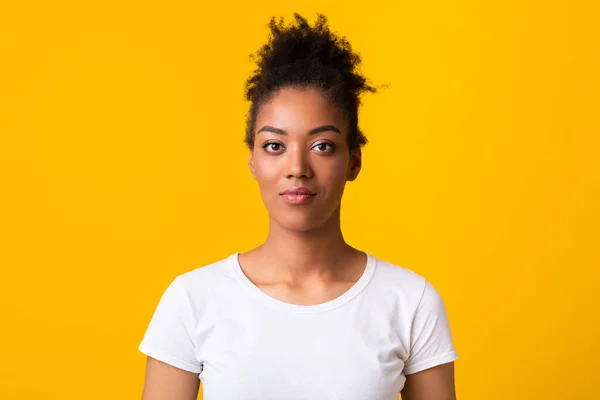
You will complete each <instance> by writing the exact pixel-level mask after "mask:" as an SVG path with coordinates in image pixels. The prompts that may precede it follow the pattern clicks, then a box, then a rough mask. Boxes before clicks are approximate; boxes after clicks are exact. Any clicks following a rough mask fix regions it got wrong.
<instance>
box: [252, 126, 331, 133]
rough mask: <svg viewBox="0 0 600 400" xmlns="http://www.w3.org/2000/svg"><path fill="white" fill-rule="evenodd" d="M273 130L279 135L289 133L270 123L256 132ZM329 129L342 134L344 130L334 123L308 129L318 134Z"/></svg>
mask: <svg viewBox="0 0 600 400" xmlns="http://www.w3.org/2000/svg"><path fill="white" fill-rule="evenodd" d="M263 131H264V132H273V133H277V134H279V135H287V132H286V131H284V130H283V129H280V128H275V127H273V126H270V125H265V126H263V127H262V128H260V129H259V130H258V131H257V132H256V134H259V133H260V132H263ZM328 131H333V132H337V133H339V134H341V133H342V132H341V131H340V130H339V129H338V128H336V127H335V126H333V125H323V126H318V127H316V128H312V129H311V130H310V131H308V134H309V135H316V134H317V133H321V132H328Z"/></svg>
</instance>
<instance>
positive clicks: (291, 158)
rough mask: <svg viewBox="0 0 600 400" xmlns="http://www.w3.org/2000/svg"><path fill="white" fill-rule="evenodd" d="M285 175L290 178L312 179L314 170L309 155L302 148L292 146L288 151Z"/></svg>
mask: <svg viewBox="0 0 600 400" xmlns="http://www.w3.org/2000/svg"><path fill="white" fill-rule="evenodd" d="M285 156H286V169H285V175H286V177H288V178H310V177H312V174H313V173H312V169H311V167H310V160H309V157H308V154H307V152H306V151H304V149H303V148H302V147H301V146H291V148H289V149H288V151H286V154H285Z"/></svg>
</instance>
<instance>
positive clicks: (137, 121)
mask: <svg viewBox="0 0 600 400" xmlns="http://www.w3.org/2000/svg"><path fill="white" fill-rule="evenodd" d="M210 3H211V4H210V5H208V4H207V2H198V1H185V2H184V1H174V2H160V4H149V3H148V2H144V1H136V2H132V1H129V2H122V1H103V2H95V3H94V4H92V3H90V2H86V1H73V2H66V1H47V2H41V1H33V2H24V1H21V2H20V1H4V2H2V4H1V5H0V57H1V58H2V60H1V62H0V72H1V73H0V191H1V195H0V206H1V207H0V267H1V274H0V316H1V319H2V323H1V326H2V327H1V329H0V336H1V337H0V343H1V345H0V360H1V362H0V398H2V399H61V400H63V399H69V400H70V399H88V400H92V399H106V398H110V399H114V400H117V399H133V398H139V396H140V392H141V387H142V379H143V373H144V362H145V359H144V356H143V355H142V354H141V353H139V352H138V351H137V346H138V344H139V341H140V340H141V338H142V335H143V333H144V331H145V329H146V326H147V323H148V322H149V319H150V317H151V315H152V313H153V311H154V307H155V306H156V303H157V301H158V299H159V297H160V295H161V294H162V292H163V291H164V289H165V288H166V286H167V284H168V283H169V282H170V280H171V279H172V278H173V277H174V276H175V275H177V274H180V273H183V272H186V271H189V270H191V269H193V268H196V267H199V266H202V265H205V264H207V263H209V262H212V261H215V260H217V259H220V258H222V257H225V256H226V255H229V254H230V253H232V252H234V251H244V250H246V249H248V248H250V247H252V246H255V245H257V244H259V243H260V242H261V241H262V239H263V238H264V236H265V234H266V214H265V211H264V209H263V207H262V204H261V202H260V197H259V193H258V190H257V188H256V187H255V182H254V181H252V180H251V178H250V174H249V172H248V171H247V169H246V165H245V162H246V154H247V153H246V149H245V147H244V145H243V143H242V138H243V129H244V125H243V124H244V113H245V111H246V106H247V105H246V104H245V103H244V101H243V83H244V79H245V78H246V77H247V75H248V73H249V72H250V71H251V69H252V68H253V66H252V65H251V64H250V63H249V61H248V54H249V53H251V52H253V51H254V50H256V49H257V48H258V46H259V45H260V44H262V43H263V42H264V40H265V38H266V33H267V31H266V29H265V24H266V23H267V21H268V18H269V17H270V16H271V15H284V16H286V17H290V16H291V13H292V12H293V11H295V10H297V11H299V12H301V13H303V14H304V15H306V16H308V17H309V19H311V20H314V15H315V14H314V12H316V11H320V12H323V13H325V14H326V15H327V16H328V17H329V20H330V23H331V26H332V27H333V28H334V29H336V30H339V31H340V32H342V33H343V34H345V35H346V36H347V37H348V39H349V40H350V41H351V43H352V44H353V46H354V48H355V49H356V50H357V51H359V52H360V53H361V54H362V56H363V59H364V68H363V70H364V72H365V73H366V74H367V75H368V76H369V77H370V78H372V80H373V82H374V83H375V84H387V83H389V84H390V86H389V88H388V89H386V90H385V91H382V92H381V93H379V94H376V95H372V96H369V97H367V98H365V101H364V104H365V107H364V109H363V111H362V114H361V124H362V128H363V130H364V131H365V133H366V135H367V136H368V138H369V139H370V141H371V143H370V144H369V145H368V146H367V147H366V148H365V149H364V167H363V171H362V173H361V176H360V177H359V179H358V180H357V181H356V182H353V183H351V184H349V187H348V189H347V192H346V198H345V200H344V201H345V203H344V207H343V226H344V232H345V235H346V238H347V239H348V241H349V242H350V243H352V244H353V245H355V246H358V247H360V248H362V249H366V250H368V251H370V252H371V253H373V254H375V255H377V256H378V257H381V258H384V259H387V260H389V261H392V262H395V263H397V264H400V265H403V266H405V267H407V268H411V269H413V270H415V271H417V272H419V273H421V274H423V275H425V276H426V277H428V278H429V279H430V280H431V281H432V282H433V283H434V284H435V285H436V287H437V288H438V289H439V291H440V292H441V293H442V295H443V297H444V299H445V301H446V304H447V308H448V312H449V314H450V318H451V323H452V326H453V332H454V336H455V341H456V347H457V350H458V352H459V353H460V357H461V359H460V360H459V361H457V364H456V369H457V390H458V395H459V398H460V399H461V400H481V399H486V400H495V399H513V400H517V399H523V400H525V399H599V398H600V387H599V386H598V384H597V371H598V358H599V357H600V348H599V347H600V345H599V344H598V343H599V341H598V339H599V336H600V328H599V323H600V311H599V307H600V302H599V300H598V298H599V295H598V293H599V289H598V286H599V284H600V281H599V279H598V276H599V273H598V269H599V268H600V255H599V247H600V246H599V243H600V234H599V232H598V230H599V228H598V227H599V226H600V225H599V224H600V215H599V214H600V212H599V207H600V206H599V204H600V193H599V192H600V182H599V180H600V178H599V177H600V165H599V163H598V161H597V157H598V155H597V154H598V150H599V148H598V144H599V139H598V134H599V133H600V100H599V93H600V80H599V73H598V72H599V71H600V57H599V56H598V54H600V45H599V42H598V39H599V36H600V34H599V30H598V25H597V23H598V20H599V18H600V14H599V13H598V6H596V5H593V4H594V3H596V2H593V1H589V0H588V1H587V2H584V1H575V0H573V1H567V0H554V1H551V0H531V1H491V0H488V1H455V2H450V1H432V2H418V1H416V2H415V1H402V2H399V1H390V2H389V3H387V4H386V3H379V4H375V3H373V2H357V3H355V4H352V5H351V4H349V3H347V2H342V1H338V2H333V1H325V2H323V1H322V0H319V1H302V2H297V3H299V4H300V3H301V4H302V6H299V7H289V6H282V5H281V3H285V2H281V1H250V2H242V1H239V2H237V3H238V4H232V3H230V2H218V1H217V2H210ZM317 5H318V6H317Z"/></svg>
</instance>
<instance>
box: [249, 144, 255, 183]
mask: <svg viewBox="0 0 600 400" xmlns="http://www.w3.org/2000/svg"><path fill="white" fill-rule="evenodd" d="M248 168H249V169H250V174H251V175H252V179H254V180H256V175H255V171H254V151H253V150H250V155H249V156H248Z"/></svg>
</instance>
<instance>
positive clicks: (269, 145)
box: [263, 142, 282, 152]
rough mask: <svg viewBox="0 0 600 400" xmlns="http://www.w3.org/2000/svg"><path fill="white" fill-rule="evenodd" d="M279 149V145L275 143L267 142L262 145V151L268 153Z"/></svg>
mask: <svg viewBox="0 0 600 400" xmlns="http://www.w3.org/2000/svg"><path fill="white" fill-rule="evenodd" d="M281 147H282V146H281V144H280V143H277V142H267V143H265V144H264V145H263V149H265V150H268V152H276V151H279V150H280V149H281Z"/></svg>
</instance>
